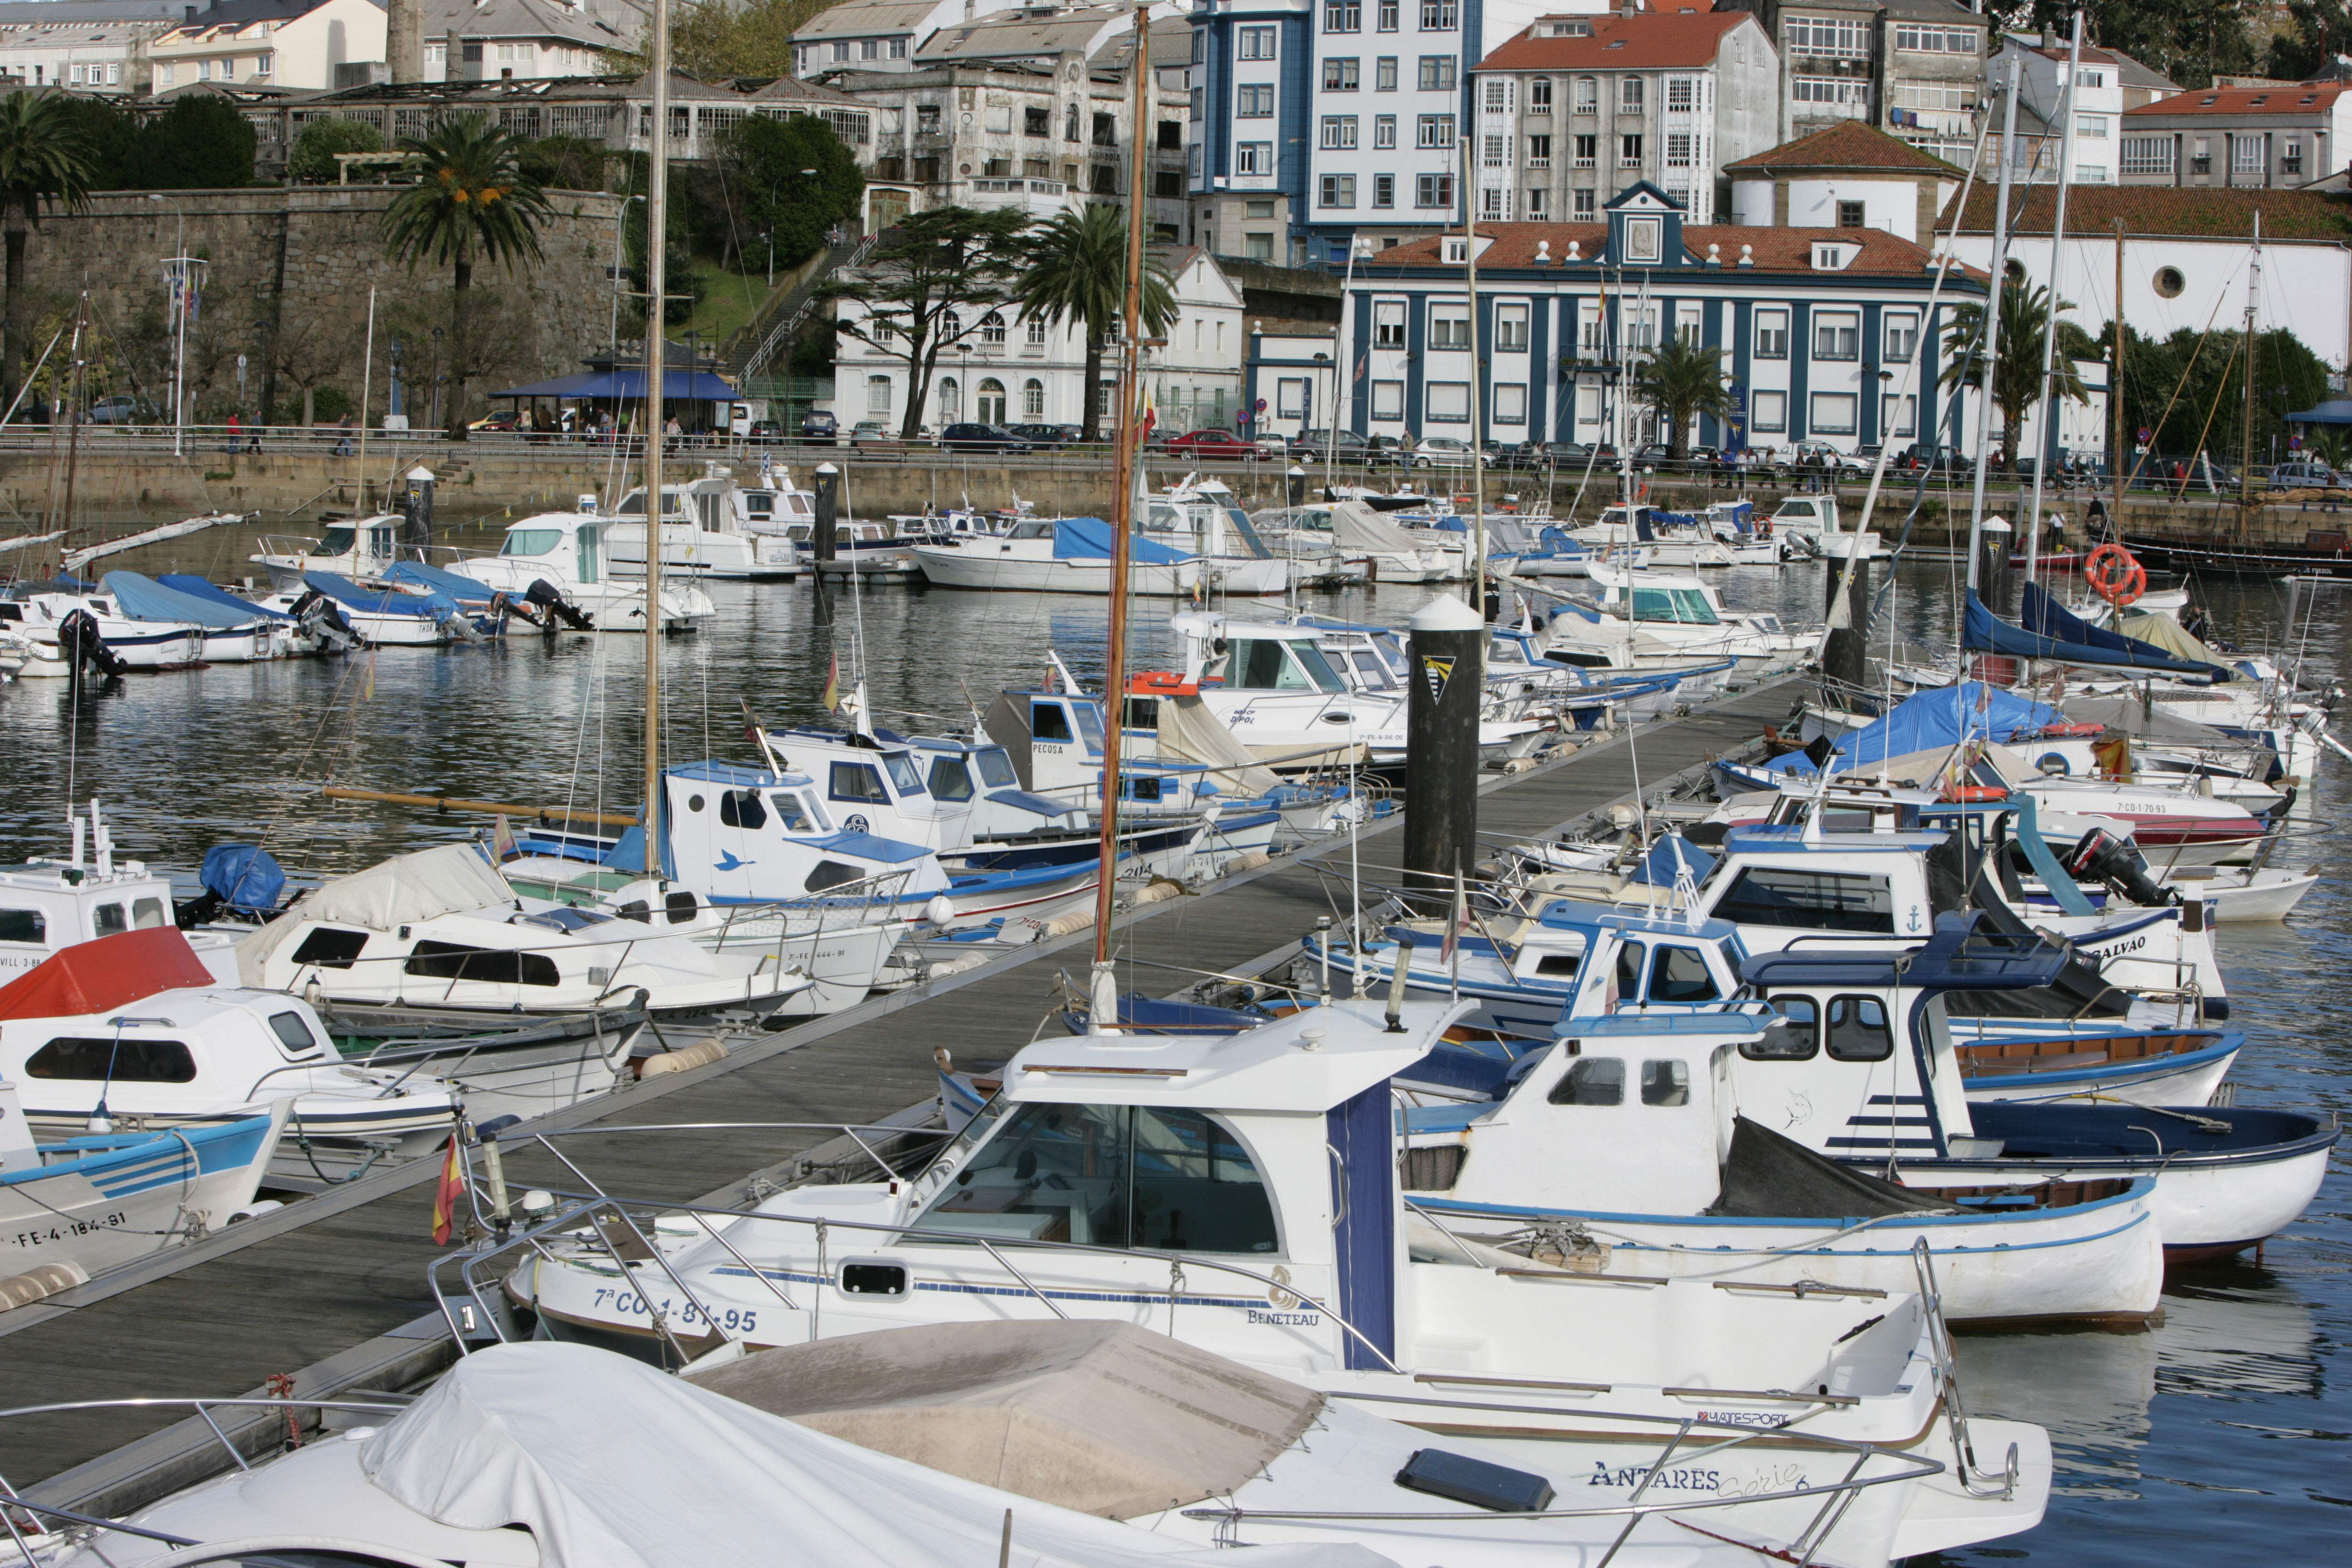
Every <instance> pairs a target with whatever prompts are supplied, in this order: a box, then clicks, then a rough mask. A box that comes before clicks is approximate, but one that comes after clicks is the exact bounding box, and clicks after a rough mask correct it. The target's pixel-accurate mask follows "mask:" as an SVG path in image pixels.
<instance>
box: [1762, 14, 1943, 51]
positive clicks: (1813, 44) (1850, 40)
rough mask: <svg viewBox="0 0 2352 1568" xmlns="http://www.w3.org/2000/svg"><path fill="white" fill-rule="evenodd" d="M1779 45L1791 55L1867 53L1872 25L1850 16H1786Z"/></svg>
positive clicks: (1783, 19) (1782, 23) (1783, 20)
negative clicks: (1870, 26)
mask: <svg viewBox="0 0 2352 1568" xmlns="http://www.w3.org/2000/svg"><path fill="white" fill-rule="evenodd" d="M1910 30H1912V31H1916V29H1910ZM1780 47H1781V50H1782V52H1784V53H1786V54H1791V55H1855V56H1863V57H1867V56H1868V55H1869V53H1870V29H1869V25H1868V24H1867V23H1865V22H1862V21H1859V20H1857V19H1855V18H1853V17H1851V16H1786V17H1783V18H1782V21H1781V26H1780Z"/></svg>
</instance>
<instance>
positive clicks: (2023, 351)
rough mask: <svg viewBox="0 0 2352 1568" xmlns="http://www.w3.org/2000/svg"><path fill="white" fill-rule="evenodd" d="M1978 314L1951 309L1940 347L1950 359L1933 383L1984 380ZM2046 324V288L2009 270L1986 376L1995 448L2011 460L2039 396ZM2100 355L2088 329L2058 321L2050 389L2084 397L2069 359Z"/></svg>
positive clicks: (2065, 304)
mask: <svg viewBox="0 0 2352 1568" xmlns="http://www.w3.org/2000/svg"><path fill="white" fill-rule="evenodd" d="M2058 309H2059V310H2060V311H2061V312H2063V311H2067V310H2073V309H2074V304H2073V302H2072V301H2069V300H2060V301H2059V302H2058ZM1983 314H1984V308H1983V307H1982V306H1980V305H1963V306H1961V307H1960V308H1959V309H1958V310H1956V311H1954V312H1953V315H1952V325H1951V327H1950V328H1949V330H1948V331H1947V332H1946V334H1945V337H1944V353H1945V354H1946V355H1947V357H1948V359H1949V360H1950V362H1951V363H1949V364H1948V365H1947V366H1946V368H1945V371H1944V374H1943V377H1942V379H1941V380H1940V381H1939V382H1938V383H1937V384H1938V385H1939V386H1945V387H1952V386H1972V387H1979V388H1981V387H1983V386H1984V384H1985V379H1986V378H1985V365H1984V357H1985V356H1984V352H1983V345H1981V344H1980V343H1979V342H1977V325H1978V321H1979V319H1980V318H1981V317H1982V316H1983ZM2049 329H2050V290H2049V289H2044V288H2042V287H2040V286H2039V285H2037V284H2035V283H2033V282H2032V281H2031V280H2029V279H2025V278H2024V277H2022V276H2021V275H2019V274H2017V273H2016V272H2014V271H2012V272H2011V275H2010V278H2009V280H2008V282H2007V283H2006V284H2005V285H2004V286H2003V287H2002V289H2001V291H2000V345H1999V348H1998V350H1997V351H1996V352H1997V353H1998V356H1999V357H1998V358H1997V359H1996V360H1995V361H1994V363H1993V365H1992V377H1991V382H1992V387H1991V397H1992V401H1993V406H1994V407H1996V408H1998V409H2000V423H2001V434H2000V453H2001V457H2002V458H2004V459H2006V460H2007V461H2009V462H2011V463H2014V462H2016V460H2017V438H2018V437H2019V436H2020V435H2021V434H2023V432H2024V426H2025V420H2026V418H2027V416H2029V415H2031V414H2032V412H2033V405H2035V404H2037V403H2039V402H2041V401H2042V342H2043V340H2044V339H2045V338H2046V337H2047V336H2048V333H2049ZM2100 357H2101V352H2100V348H2099V345H2098V344H2097V343H2096V342H2093V341H2092V339H2091V336H2090V334H2089V333H2087V332H2085V331H2083V329H2082V328H2081V327H2079V326H2077V325H2075V324H2074V322H2073V321H2060V322H2059V323H2058V357H2057V359H2056V360H2055V361H2054V362H2053V364H2052V367H2051V378H2050V391H2051V394H2052V395H2053V396H2056V397H2065V398H2071V399H2073V400H2074V402H2076V403H2088V402H2090V401H2091V395H2090V393H2089V391H2088V390H2087V389H2086V388H2084V385H2083V378H2082V377H2081V376H2079V375H2077V374H2074V361H2076V360H2078V359H2098V358H2100Z"/></svg>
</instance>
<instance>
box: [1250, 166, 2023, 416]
mask: <svg viewBox="0 0 2352 1568" xmlns="http://www.w3.org/2000/svg"><path fill="white" fill-rule="evenodd" d="M1601 219H1602V220H1603V221H1601V222H1597V223H1582V224H1532V223H1514V224H1501V225H1497V226H1494V227H1492V228H1488V227H1486V226H1483V225H1482V226H1480V228H1479V230H1478V233H1477V240H1476V243H1477V245H1478V247H1479V252H1478V301H1477V309H1478V342H1479V343H1480V344H1481V346H1482V348H1483V350H1484V358H1485V364H1484V366H1483V368H1481V367H1478V366H1476V365H1474V363H1473V357H1472V353H1471V341H1472V339H1471V331H1470V305H1469V301H1468V300H1467V298H1466V295H1465V286H1464V273H1465V261H1466V259H1467V248H1466V247H1467V243H1468V242H1466V241H1465V238H1464V237H1463V236H1462V234H1461V233H1460V232H1458V231H1456V232H1454V233H1451V234H1444V235H1436V236H1432V237H1428V238H1426V239H1421V240H1415V241H1412V242H1410V243H1407V244H1403V245H1400V246H1397V247H1394V248H1393V249H1388V250H1382V251H1380V252H1378V253H1377V254H1376V255H1375V256H1374V257H1372V258H1370V260H1360V261H1359V262H1358V263H1357V264H1356V268H1355V272H1354V276H1353V279H1352V281H1351V283H1350V284H1349V291H1348V295H1347V298H1346V300H1345V302H1344V310H1345V315H1344V317H1343V319H1342V321H1341V327H1340V344H1341V347H1340V363H1342V364H1344V365H1345V366H1346V367H1347V370H1346V372H1345V374H1346V375H1347V376H1348V377H1349V386H1348V388H1347V389H1346V391H1345V392H1344V393H1343V395H1342V397H1341V401H1342V403H1343V405H1344V406H1345V407H1346V409H1347V411H1348V415H1349V417H1348V421H1347V423H1348V425H1349V427H1350V428H1353V429H1355V430H1359V431H1361V432H1363V433H1365V434H1367V435H1379V436H1396V437H1422V436H1460V437H1468V438H1474V439H1493V440H1497V441H1505V442H1510V441H1527V440H1545V441H1581V442H1588V443H1591V442H1599V441H1604V440H1621V439H1622V440H1629V441H1634V442H1640V441H1647V440H1652V439H1659V438H1663V432H1661V431H1660V430H1659V429H1658V428H1657V422H1656V421H1655V419H1654V416H1653V414H1652V411H1651V410H1649V409H1648V408H1646V407H1643V406H1640V405H1639V404H1638V400H1637V399H1633V398H1630V397H1629V398H1628V401H1627V405H1626V406H1625V407H1624V408H1622V410H1621V409H1620V408H1619V407H1618V406H1617V400H1618V399H1619V398H1620V397H1621V396H1626V394H1624V392H1623V391H1622V386H1621V383H1622V380H1623V379H1624V378H1623V377H1622V376H1621V374H1620V371H1621V369H1622V366H1624V365H1625V363H1627V361H1628V359H1629V357H1630V358H1631V359H1633V360H1635V361H1638V359H1639V358H1640V357H1641V356H1642V355H1643V354H1644V353H1647V352H1649V351H1650V350H1651V349H1653V348H1654V347H1655V346H1656V345H1657V344H1659V343H1661V342H1664V341H1665V340H1666V338H1667V336H1668V335H1669V334H1680V335H1683V336H1686V337H1692V338H1696V340H1697V341H1698V342H1701V343H1706V344H1715V345H1720V346H1721V347H1722V349H1723V351H1724V354H1723V363H1724V369H1725V372H1726V374H1727V376H1728V378H1729V381H1730V383H1731V386H1732V390H1733V392H1734V395H1735V396H1736V397H1737V398H1738V401H1739V402H1740V404H1741V406H1742V408H1743V410H1744V417H1743V419H1742V420H1741V421H1739V422H1738V423H1736V424H1733V425H1730V426H1727V425H1726V424H1725V423H1724V422H1720V421H1717V420H1716V419H1713V418H1706V419H1702V420H1701V421H1700V428H1699V429H1697V430H1696V431H1694V432H1690V433H1687V434H1686V435H1685V440H1687V441H1691V442H1695V443H1699V444H1704V445H1709V446H1719V447H1759V448H1760V447H1787V446H1789V445H1790V444H1792V443H1795V442H1799V441H1818V442H1822V443H1825V444H1827V445H1829V446H1831V447H1836V448H1838V449H1839V450H1842V451H1849V452H1850V451H1853V450H1854V449H1855V448H1856V447H1861V446H1864V445H1866V444H1869V443H1873V442H1880V441H1886V442H1895V443H1900V444H1904V445H1908V444H1909V443H1911V442H1912V441H1914V440H1927V441H1935V440H1941V441H1944V442H1947V443H1948V442H1949V441H1950V440H1951V439H1952V437H1951V434H1950V432H1951V430H1952V429H1953V426H1952V425H1951V423H1950V418H1951V415H1952V413H1953V407H1954V405H1955V404H1957V402H1958V395H1948V399H1949V401H1947V402H1945V403H1944V404H1943V405H1942V407H1943V414H1944V418H1943V420H1942V422H1941V424H1940V429H1939V430H1928V431H1922V430H1921V429H1920V427H1919V414H1920V410H1921V408H1922V406H1923V405H1924V406H1935V404H1934V403H1933V402H1932V401H1931V400H1930V399H1929V398H1927V397H1923V396H1922V388H1921V386H1920V385H1919V384H1917V383H1918V381H1924V382H1925V383H1926V384H1927V387H1928V388H1932V387H1933V385H1934V379H1935V374H1936V366H1937V363H1938V357H1937V354H1936V353H1935V345H1936V344H1937V342H1940V341H1941V335H1942V333H1943V331H1944V330H1945V329H1946V328H1947V327H1948V326H1949V324H1950V322H1951V319H1952V314H1953V312H1954V311H1955V310H1957V309H1958V308H1959V307H1961V306H1964V305H1968V304H1973V303H1979V302H1981V301H1982V300H1984V298H1985V297H1986V285H1985V279H1984V277H1983V275H1982V274H1981V273H1977V272H1962V271H1959V270H1957V269H1956V270H1955V271H1954V272H1953V274H1952V275H1951V276H1950V277H1949V278H1948V279H1947V280H1946V282H1945V284H1944V291H1943V295H1942V297H1941V299H1940V300H1938V301H1937V304H1936V306H1935V308H1934V309H1933V310H1930V308H1929V304H1928V297H1929V293H1930V291H1931V289H1933V287H1934V284H1935V272H1934V268H1933V267H1932V265H1931V262H1930V258H1929V255H1928V252H1927V250H1925V249H1923V248H1922V247H1919V246H1917V245H1915V244H1913V243H1911V242H1910V241H1909V240H1906V239H1901V238H1898V237H1895V236H1894V235H1891V234H1887V233H1885V232H1883V231H1881V230H1878V229H1834V230H1824V229H1796V228H1765V227H1748V226H1735V225H1696V224H1689V225H1686V224H1685V222H1684V221H1683V220H1684V212H1683V209H1682V207H1681V206H1680V205H1679V204H1677V203H1676V202H1675V201H1674V200H1673V199H1672V198H1671V197H1669V196H1668V195H1666V194H1665V192H1664V191H1662V190H1660V189H1659V188H1658V187H1657V186H1655V185H1653V184H1648V183H1647V182H1643V183H1639V184H1634V185H1633V186H1631V187H1630V188H1628V189H1626V190H1625V191H1623V192H1622V193H1620V194H1619V195H1617V196H1616V197H1615V198H1614V199H1613V200H1612V201H1610V202H1608V203H1606V204H1604V205H1603V206H1602V209H1601ZM1923 334H1924V336H1923ZM1923 342H1924V344H1925V352H1924V353H1921V354H1920V355H1919V358H1920V360H1921V364H1920V366H1919V368H1918V370H1917V371H1916V372H1912V371H1909V370H1908V369H1907V368H1906V367H1907V362H1908V361H1909V360H1910V358H1911V356H1912V354H1913V352H1914V349H1915V347H1916V346H1918V345H1921V344H1922V343H1923ZM1915 376H1916V378H1917V379H1916V380H1912V379H1910V378H1911V377H1915ZM1474 377H1475V379H1476V382H1477V385H1478V392H1479V395H1478V398H1477V406H1478V408H1479V411H1480V415H1481V418H1480V423H1479V427H1478V428H1477V429H1475V431H1474V430H1473V428H1472V424H1471V407H1472V399H1471V388H1472V383H1473V378H1474ZM1245 395H1263V394H1262V393H1255V392H1245ZM1621 416H1622V426H1621V424H1620V423H1619V420H1620V417H1621ZM1962 428H1963V429H1964V430H1965V431H1966V432H1967V434H1966V436H1965V437H1964V439H1965V440H1967V441H1968V442H1969V445H1970V447H1971V449H1972V447H1973V443H1974V437H1975V419H1974V414H1973V403H1972V400H1971V406H1970V412H1969V419H1968V423H1967V424H1966V425H1965V426H1962Z"/></svg>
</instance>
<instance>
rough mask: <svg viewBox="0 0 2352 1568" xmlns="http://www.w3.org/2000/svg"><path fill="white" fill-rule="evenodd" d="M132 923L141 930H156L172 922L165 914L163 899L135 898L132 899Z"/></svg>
mask: <svg viewBox="0 0 2352 1568" xmlns="http://www.w3.org/2000/svg"><path fill="white" fill-rule="evenodd" d="M171 923H172V922H171V921H170V920H168V919H167V918H165V916H164V913H163V900H161V899H133V900H131V924H132V925H133V926H135V927H137V928H138V929H139V930H141V931H155V930H157V929H159V928H161V927H163V926H167V925H169V924H171Z"/></svg>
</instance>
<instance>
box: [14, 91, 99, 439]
mask: <svg viewBox="0 0 2352 1568" xmlns="http://www.w3.org/2000/svg"><path fill="white" fill-rule="evenodd" d="M89 182H90V153H89V141H88V140H87V139H86V138H85V137H84V135H83V133H82V129H81V125H80V123H79V117H78V116H77V114H76V113H75V111H74V110H72V109H70V108H69V107H68V101H67V99H66V97H65V95H64V94H62V93H57V92H24V91H18V92H12V93H8V94H5V96H0V222H5V225H6V235H7V256H8V263H7V275H6V276H7V288H8V299H7V301H6V305H5V310H0V409H5V408H6V407H7V406H8V405H10V404H12V403H14V402H15V401H16V388H17V386H18V385H19V384H20V381H21V377H20V375H19V370H20V368H21V365H20V362H21V361H22V359H23V357H24V350H25V345H24V342H23V333H22V332H21V331H19V321H20V314H19V313H20V311H21V310H22V308H23V304H24V294H25V247H26V243H27V241H29V240H30V239H31V237H32V233H33V230H34V229H35V228H37V227H38V226H39V225H40V221H41V214H42V213H43V212H44V211H47V210H51V209H55V208H58V207H63V208H65V209H66V210H67V211H68V212H71V211H73V210H74V209H75V208H77V207H79V206H80V205H82V202H83V199H84V197H85V196H86V195H88V193H89Z"/></svg>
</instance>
